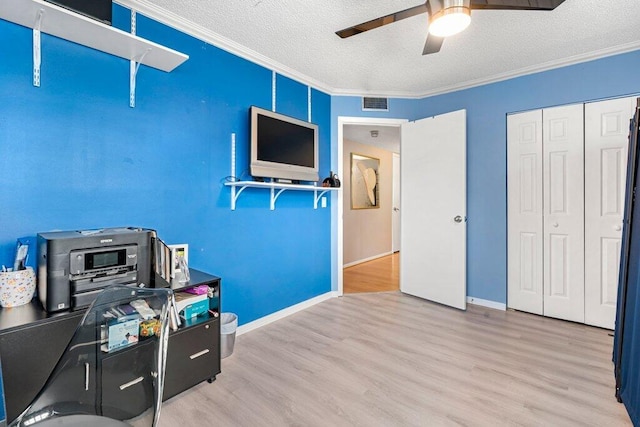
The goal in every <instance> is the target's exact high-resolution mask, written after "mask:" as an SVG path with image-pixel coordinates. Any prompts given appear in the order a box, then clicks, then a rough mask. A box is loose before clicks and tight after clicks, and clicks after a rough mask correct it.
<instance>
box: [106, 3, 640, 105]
mask: <svg viewBox="0 0 640 427" xmlns="http://www.w3.org/2000/svg"><path fill="white" fill-rule="evenodd" d="M118 1H119V2H120V3H123V4H125V5H129V6H131V5H136V4H138V5H140V6H143V7H142V8H141V9H139V10H141V11H142V12H143V13H144V10H145V8H144V7H145V6H146V9H147V10H153V11H154V12H163V11H168V12H169V13H168V14H167V15H168V16H174V20H175V19H176V18H177V19H178V21H179V22H181V24H182V25H183V26H184V24H185V23H187V24H188V23H189V22H190V23H193V24H195V27H194V28H196V29H197V31H196V32H198V33H199V34H200V35H201V36H202V35H204V36H205V37H204V38H205V39H206V38H208V39H209V41H212V40H213V44H216V45H219V43H216V42H215V40H217V39H220V40H223V41H225V42H224V43H222V45H226V46H222V47H223V48H226V49H227V50H232V51H233V50H237V51H239V52H240V55H241V56H244V57H249V58H252V59H254V60H255V59H256V58H258V61H257V62H262V63H266V64H267V65H269V64H272V65H273V66H272V67H271V68H273V69H275V70H276V71H279V72H282V71H283V70H284V74H288V75H289V76H290V77H294V78H297V79H298V80H302V81H303V82H306V83H308V84H312V85H314V86H316V87H319V88H320V89H323V90H326V91H328V92H330V93H332V94H371V95H382V96H409V97H417V96H425V95H430V94H434V93H442V92H447V91H450V90H454V89H457V88H462V87H468V86H473V85H477V84H482V83H485V82H489V81H495V80H500V79H504V78H508V77H510V76H514V75H519V74H525V73H529V72H534V71H537V70H539V69H548V68H553V67H555V66H560V65H563V64H566V63H571V62H574V61H584V60H587V59H590V58H594V57H599V56H604V55H608V54H612V53H617V52H624V51H629V50H634V49H638V48H640V24H639V23H640V0H566V1H565V2H564V3H563V4H562V5H560V6H559V7H558V8H557V9H556V10H555V11H552V12H541V11H482V10H480V11H478V10H476V11H473V12H472V15H471V18H472V21H471V25H470V26H469V27H468V28H467V29H466V30H465V31H464V32H462V33H460V34H458V35H456V36H453V37H450V38H448V39H447V40H445V42H444V45H443V47H442V50H441V52H440V53H437V54H433V55H427V56H422V55H421V53H422V48H423V45H424V41H425V36H426V33H427V24H426V20H427V17H426V14H424V15H418V16H415V17H412V18H409V19H406V20H403V21H399V22H396V23H393V24H391V25H387V26H384V27H381V28H378V29H375V30H372V31H368V32H366V33H363V34H359V35H356V36H353V37H351V38H348V39H340V38H339V37H338V36H337V35H336V34H335V31H337V30H340V29H343V28H346V27H349V26H352V25H355V24H359V23H361V22H364V21H367V20H369V19H372V18H376V17H379V16H381V15H386V14H389V13H393V12H396V11H399V10H402V9H406V8H408V7H412V6H416V5H418V4H420V3H421V2H420V1H419V0H368V1H355V0H322V1H301V0H231V1H230V0H118ZM234 53H238V52H234Z"/></svg>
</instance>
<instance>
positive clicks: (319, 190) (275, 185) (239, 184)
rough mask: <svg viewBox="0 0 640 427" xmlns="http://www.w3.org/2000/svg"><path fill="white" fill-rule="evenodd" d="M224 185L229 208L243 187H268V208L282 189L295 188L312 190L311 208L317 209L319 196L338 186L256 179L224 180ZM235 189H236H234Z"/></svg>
mask: <svg viewBox="0 0 640 427" xmlns="http://www.w3.org/2000/svg"><path fill="white" fill-rule="evenodd" d="M224 185H226V186H227V187H231V189H232V192H231V210H235V209H236V201H237V200H238V197H239V196H240V194H241V193H242V192H243V191H244V189H245V188H268V189H270V190H271V200H270V208H271V210H275V208H276V200H278V197H279V196H280V194H282V192H283V191H286V190H295V191H313V192H314V197H313V208H314V209H318V202H319V201H320V198H321V197H322V196H323V195H324V194H325V193H327V192H329V191H338V190H340V187H318V186H315V185H303V184H282V183H279V182H258V181H236V182H225V183H224ZM236 189H237V191H236Z"/></svg>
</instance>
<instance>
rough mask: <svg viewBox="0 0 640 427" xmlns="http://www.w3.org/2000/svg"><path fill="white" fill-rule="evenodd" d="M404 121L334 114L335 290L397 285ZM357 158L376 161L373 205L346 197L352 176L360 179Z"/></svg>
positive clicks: (389, 288)
mask: <svg viewBox="0 0 640 427" xmlns="http://www.w3.org/2000/svg"><path fill="white" fill-rule="evenodd" d="M404 122H406V120H395V119H371V118H339V121H338V157H339V159H338V170H339V171H340V176H341V179H342V182H343V192H342V194H341V195H339V196H338V198H339V199H340V200H339V203H338V205H341V206H338V210H339V211H341V212H340V213H338V215H337V218H339V220H338V228H339V229H340V230H339V231H338V235H339V236H340V237H341V238H339V239H338V242H337V246H338V251H339V252H341V255H342V256H341V257H340V258H342V260H341V262H339V263H338V266H337V267H338V281H339V286H338V291H339V292H338V293H339V294H340V295H341V294H343V293H354V292H382V291H393V290H399V253H398V251H399V248H400V247H399V244H400V239H399V237H400V236H399V227H400V225H399V222H400V221H399V218H400V205H399V197H400V195H399V188H400V185H399V166H400V161H399V160H400V157H399V156H400V154H399V153H400V124H401V123H404ZM363 158H366V159H367V161H368V162H373V164H374V165H379V166H378V167H377V168H376V167H373V169H375V176H376V181H375V182H376V184H377V186H376V188H375V195H376V197H377V198H379V200H378V201H379V203H376V204H377V206H361V205H360V204H359V203H355V204H354V202H353V199H352V198H353V197H357V194H356V195H355V196H354V194H353V192H357V191H358V190H359V189H360V188H359V187H358V179H363V177H362V176H360V175H358V174H361V175H362V173H363V172H364V168H363V167H360V168H358V164H357V163H358V161H361V159H363ZM360 166H362V165H360ZM372 175H373V173H372ZM394 176H395V177H396V179H394ZM352 178H353V180H354V183H355V184H354V187H353V188H352V187H351V180H352ZM340 208H342V209H340ZM340 231H342V233H340Z"/></svg>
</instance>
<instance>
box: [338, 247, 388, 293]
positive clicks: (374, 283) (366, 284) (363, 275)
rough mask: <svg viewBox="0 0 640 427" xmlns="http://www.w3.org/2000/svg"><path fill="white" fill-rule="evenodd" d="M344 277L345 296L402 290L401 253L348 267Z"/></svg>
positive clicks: (344, 271)
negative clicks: (400, 282) (400, 281)
mask: <svg viewBox="0 0 640 427" xmlns="http://www.w3.org/2000/svg"><path fill="white" fill-rule="evenodd" d="M342 277H343V279H342V286H343V292H344V293H345V294H352V293H358V292H385V291H397V290H398V289H400V287H399V286H400V285H399V280H400V253H399V252H396V253H394V254H392V255H388V256H385V257H381V258H377V259H374V260H372V261H367V262H363V263H361V264H357V265H354V266H351V267H347V268H345V269H344V270H343V275H342Z"/></svg>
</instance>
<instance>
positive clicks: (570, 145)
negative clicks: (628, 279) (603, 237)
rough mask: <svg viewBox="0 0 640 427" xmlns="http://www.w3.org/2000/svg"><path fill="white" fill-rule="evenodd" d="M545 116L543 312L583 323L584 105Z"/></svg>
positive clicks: (549, 111)
mask: <svg viewBox="0 0 640 427" xmlns="http://www.w3.org/2000/svg"><path fill="white" fill-rule="evenodd" d="M542 118H543V124H542V129H543V138H542V139H543V156H544V161H543V185H544V188H543V197H544V223H543V229H544V237H543V245H544V248H543V260H544V261H543V264H544V267H543V290H544V303H543V305H544V309H543V312H544V315H545V316H550V317H557V318H560V319H565V320H572V321H574V322H584V114H583V105H582V104H578V105H569V106H565V107H556V108H548V109H545V110H543V112H542Z"/></svg>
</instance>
